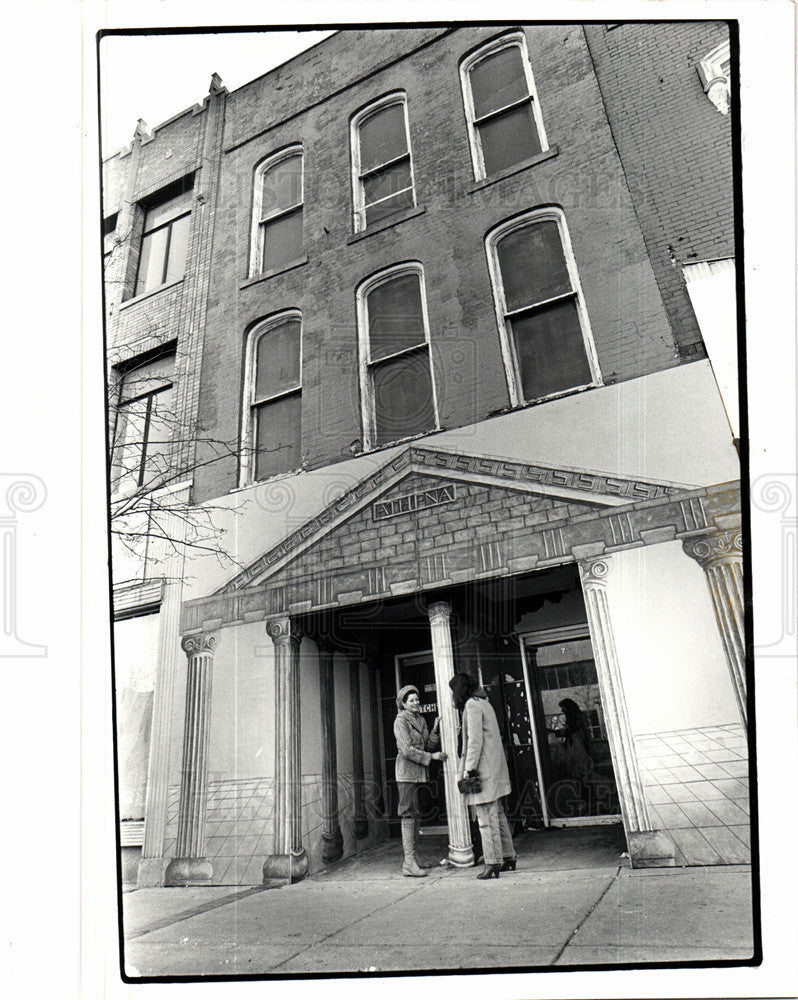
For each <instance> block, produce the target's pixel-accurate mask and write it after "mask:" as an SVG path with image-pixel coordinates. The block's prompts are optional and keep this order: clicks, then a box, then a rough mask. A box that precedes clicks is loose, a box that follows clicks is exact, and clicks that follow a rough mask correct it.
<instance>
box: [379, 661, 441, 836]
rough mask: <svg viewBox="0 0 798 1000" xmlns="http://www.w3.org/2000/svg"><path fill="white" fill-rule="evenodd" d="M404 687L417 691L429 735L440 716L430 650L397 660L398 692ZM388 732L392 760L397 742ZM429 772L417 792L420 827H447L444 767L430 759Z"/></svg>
mask: <svg viewBox="0 0 798 1000" xmlns="http://www.w3.org/2000/svg"><path fill="white" fill-rule="evenodd" d="M406 684H414V685H415V686H416V687H417V688H418V693H419V697H420V698H421V715H422V717H423V719H424V721H425V722H426V723H427V729H428V730H429V731H430V732H432V726H433V725H434V723H435V718H436V716H437V715H438V714H439V712H438V687H437V685H436V683H435V668H434V666H433V662H432V650H426V651H424V652H421V653H407V654H404V655H399V656H397V657H396V691H397V693H398V692H399V690H400V689H401V688H403V687H404V686H405V685H406ZM394 697H396V695H394ZM390 733H391V742H392V743H393V753H394V759H395V755H396V743H395V741H394V739H393V723H392V724H391V729H390ZM428 771H429V781H428V783H427V784H426V785H425V786H423V787H422V789H421V791H420V793H419V798H420V805H421V817H422V818H421V825H422V826H439V827H444V828H446V790H445V787H444V783H443V765H442V764H441V762H440V761H437V760H433V761H431V762H430V765H429V768H428Z"/></svg>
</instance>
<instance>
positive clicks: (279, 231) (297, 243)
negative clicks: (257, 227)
mask: <svg viewBox="0 0 798 1000" xmlns="http://www.w3.org/2000/svg"><path fill="white" fill-rule="evenodd" d="M262 225H263V270H264V271H273V270H275V269H276V268H278V267H284V266H285V265H286V264H291V263H293V262H294V261H296V260H299V258H300V257H301V256H302V209H301V208H298V209H296V211H294V212H289V213H288V215H281V216H280V217H279V218H278V219H273V220H272V221H271V222H264V223H262Z"/></svg>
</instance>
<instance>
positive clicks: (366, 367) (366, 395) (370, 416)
mask: <svg viewBox="0 0 798 1000" xmlns="http://www.w3.org/2000/svg"><path fill="white" fill-rule="evenodd" d="M405 274H416V275H418V279H419V290H420V293H421V315H422V319H423V322H424V344H425V345H426V350H427V358H428V361H429V370H430V384H431V386H432V406H433V410H434V415H435V426H434V427H430V428H429V429H428V430H426V431H421V432H419V433H417V434H408V435H407V437H402V438H397V439H396V441H391V442H385V444H382V445H377V443H376V441H377V414H376V410H375V407H374V385H373V380H372V377H371V371H372V368H374V367H376V366H378V365H380V364H383V363H384V362H386V361H390V360H391V359H393V358H398V357H401V356H402V355H403V354H412V353H413V352H415V351H417V350H418V349H419V348H420V347H421V344H420V343H419V344H415V345H413V346H412V347H405V348H403V349H402V350H401V351H396V352H395V353H393V354H386V355H385V357H382V358H379V360H377V361H374V362H372V360H371V337H370V331H369V320H368V305H367V300H368V296H369V294H370V293H371V292H373V291H374V289H375V288H378V287H379V286H380V285H383V284H385V283H386V282H388V281H391V280H393V279H394V278H400V277H402V276H403V275H405ZM356 294H357V327H358V343H359V348H360V350H359V358H360V400H361V410H362V423H363V445H364V449H365V450H367V451H368V450H370V449H372V448H376V447H380V448H383V447H388V446H389V445H391V444H396V443H398V442H399V441H406V440H408V439H410V438H417V437H421V436H422V435H423V434H432V433H434V432H435V431H439V430H440V429H441V425H440V415H439V410H438V389H437V385H436V379H435V365H434V363H433V360H432V344H431V342H430V335H429V329H430V328H429V314H428V312H427V287H426V283H425V280H424V267H423V265H422V264H421V263H419V262H418V261H407V262H405V263H403V264H394V265H392V266H391V267H388V268H385V269H384V270H382V271H378V272H377V273H376V274H372V275H371V276H370V277H369V278H366V279H365V281H362V282H361V283H360V285H358V288H357V293H356Z"/></svg>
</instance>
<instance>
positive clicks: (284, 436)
mask: <svg viewBox="0 0 798 1000" xmlns="http://www.w3.org/2000/svg"><path fill="white" fill-rule="evenodd" d="M301 404H302V396H301V394H300V393H298V392H297V393H295V394H294V395H293V396H286V397H285V398H284V399H278V400H275V402H273V403H264V404H263V405H262V406H259V407H258V408H257V410H256V414H255V423H256V437H255V441H256V444H255V447H256V449H257V454H256V457H255V478H256V479H267V478H268V477H269V476H274V475H277V473H278V472H290V471H291V470H292V469H296V468H298V467H299V465H300V463H301V461H302V457H301V455H302V416H301Z"/></svg>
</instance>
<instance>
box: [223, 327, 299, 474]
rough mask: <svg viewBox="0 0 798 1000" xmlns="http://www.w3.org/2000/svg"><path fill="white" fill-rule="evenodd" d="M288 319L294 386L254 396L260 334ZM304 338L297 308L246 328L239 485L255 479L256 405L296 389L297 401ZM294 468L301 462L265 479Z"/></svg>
mask: <svg viewBox="0 0 798 1000" xmlns="http://www.w3.org/2000/svg"><path fill="white" fill-rule="evenodd" d="M288 320H299V382H298V384H297V385H295V386H292V387H291V388H289V389H283V390H282V391H280V392H277V393H275V394H274V395H272V396H265V397H264V398H263V399H256V398H255V387H256V385H257V356H258V342H259V341H260V339H261V337H265V336H266V335H267V334H268V333H269V332H270V331H271V330H273V329H274V328H275V327H277V326H281V325H282V324H283V323H285V322H287V321H288ZM304 340H305V338H304V328H303V323H302V313H301V312H300V311H299V309H283V310H282V311H281V312H279V313H275V314H274V315H272V316H267V317H266V318H265V319H262V320H260V321H259V322H258V323H256V324H255V325H254V326H253V327H252V329H251V330H250V331H249V334H248V336H247V346H246V357H245V364H244V392H243V400H244V405H243V407H242V418H241V443H242V448H241V475H240V477H239V485H240V486H249V485H250V484H252V483H255V482H258V480H256V479H255V470H256V468H257V442H256V440H255V431H256V420H255V410H256V409H257V407H258V406H260V405H261V404H262V403H267V402H269V403H271V402H276V401H277V400H278V399H283V398H285V397H286V396H293V395H294V394H295V393H296V392H299V396H300V400H301V398H302V376H303V360H304V358H303V354H304ZM300 407H301V402H300ZM298 468H301V465H300V466H297V467H296V468H295V469H286V471H285V472H282V473H275V475H274V476H273V477H272V476H270V477H269V478H270V479H272V478H277V477H278V476H282V475H290V474H291V473H293V472H296V471H297V469H298ZM264 481H265V480H264Z"/></svg>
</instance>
